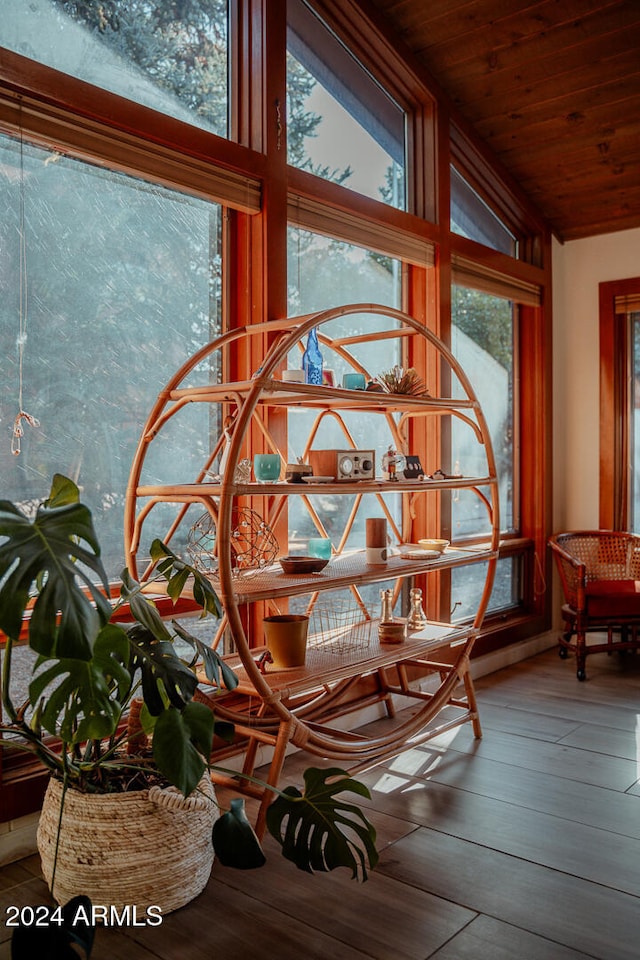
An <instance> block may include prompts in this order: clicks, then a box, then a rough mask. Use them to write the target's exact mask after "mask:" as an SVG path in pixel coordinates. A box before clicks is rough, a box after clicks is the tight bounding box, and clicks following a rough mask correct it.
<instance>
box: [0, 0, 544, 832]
mask: <svg viewBox="0 0 640 960" xmlns="http://www.w3.org/2000/svg"><path fill="white" fill-rule="evenodd" d="M307 2H308V5H309V6H310V7H311V9H312V10H314V11H315V12H317V13H318V15H319V16H320V17H321V18H322V19H323V20H324V21H325V22H326V23H327V24H328V26H329V27H330V29H331V30H333V31H334V32H335V33H336V35H337V36H338V37H339V38H340V39H341V40H342V42H343V43H345V44H346V45H347V47H348V48H349V50H350V51H351V52H352V53H353V55H354V56H355V57H356V59H357V60H359V62H361V63H362V64H363V65H364V66H365V68H366V69H367V70H368V71H369V72H371V73H372V74H373V75H374V76H375V77H376V79H377V80H378V82H379V83H380V84H381V85H382V86H383V87H384V88H385V89H386V90H387V91H388V92H389V94H390V95H391V96H392V97H393V99H394V100H396V102H398V103H399V104H400V105H401V106H402V107H403V109H405V111H406V112H407V117H408V122H407V145H406V176H407V183H408V200H407V202H408V210H407V211H398V210H394V209H393V208H390V207H388V206H387V205H385V204H383V203H382V202H378V201H376V200H372V199H369V198H366V197H363V196H361V195H359V194H356V193H354V192H353V191H350V190H348V189H346V188H343V187H340V186H338V185H336V184H331V183H328V182H324V181H322V182H321V181H319V179H318V178H314V177H311V176H310V175H308V174H305V173H304V172H303V171H299V170H295V169H293V168H290V167H288V165H287V162H286V149H285V147H286V143H284V142H283V135H286V130H284V129H283V125H282V120H283V112H284V111H283V105H284V103H285V101H286V0H269V2H268V3H267V2H266V0H238V2H237V3H234V4H232V5H231V7H232V11H233V15H232V31H231V32H232V36H231V38H230V43H231V44H232V77H233V81H232V90H231V105H230V114H231V116H230V130H231V134H232V137H233V138H234V139H229V140H227V139H224V138H221V137H217V136H215V135H214V134H210V133H207V132H206V131H203V130H200V129H198V128H196V127H193V126H191V125H189V124H185V123H182V122H180V121H178V120H174V119H172V118H168V117H162V122H161V123H160V122H158V116H159V115H158V114H156V113H155V112H154V111H153V110H151V109H149V108H147V107H144V106H141V105H139V104H135V103H132V102H128V101H124V100H122V98H120V97H118V96H117V95H115V94H111V93H109V92H107V91H99V90H97V89H96V88H95V87H92V86H91V85H89V84H87V83H84V82H82V81H80V80H77V79H74V78H72V77H68V76H66V75H64V74H61V73H60V72H58V71H55V70H53V69H51V68H48V67H45V66H43V65H41V64H37V63H35V62H33V61H30V60H28V59H26V58H24V57H21V56H19V55H18V54H15V53H12V52H10V51H7V50H2V60H1V63H0V129H3V130H5V131H6V132H10V133H13V134H14V135H15V132H16V130H17V131H18V133H19V132H20V131H24V135H25V138H26V137H29V136H32V137H36V138H37V139H38V140H39V142H42V143H44V144H46V145H47V146H50V147H51V148H53V149H55V148H56V145H58V146H62V147H63V149H64V150H65V151H68V152H70V153H73V155H74V156H76V155H77V156H79V157H80V158H82V159H89V160H94V161H95V160H97V161H98V162H100V163H103V164H105V165H111V164H113V165H115V166H116V168H117V169H123V170H126V172H128V173H132V174H135V175H139V176H142V177H148V178H151V179H154V178H155V179H157V180H158V182H161V183H163V184H165V185H167V186H170V187H172V188H176V189H181V190H185V191H187V192H193V193H196V194H197V195H199V196H204V197H206V199H222V200H224V201H225V203H227V204H228V205H229V209H228V216H227V217H226V219H225V226H224V233H225V237H224V242H225V246H226V249H227V251H228V269H227V270H226V272H225V277H224V294H223V297H224V310H225V313H226V316H227V318H232V319H230V320H229V322H233V324H234V325H243V324H250V323H254V322H258V321H262V320H264V319H275V318H277V317H280V316H284V315H285V314H286V309H287V289H286V262H287V260H286V257H287V244H286V238H287V210H288V209H289V211H291V210H292V208H293V209H294V210H295V209H296V205H297V207H298V209H300V208H301V207H303V206H304V207H305V210H306V213H305V214H304V218H307V219H308V220H310V221H311V220H312V222H307V223H306V224H304V223H301V224H300V225H307V226H309V227H310V228H314V227H315V229H318V228H319V226H322V225H324V228H325V229H326V230H327V232H331V233H332V234H336V233H337V234H338V235H339V236H340V235H342V236H343V238H344V239H349V240H350V241H351V242H359V243H361V244H362V245H363V246H372V245H373V246H379V248H380V250H381V252H386V253H388V254H390V255H392V256H397V255H399V254H400V255H402V257H403V258H404V261H405V266H404V268H403V284H404V290H403V308H404V309H406V310H409V311H410V312H411V313H412V314H413V315H414V316H416V317H417V318H419V319H421V320H422V321H423V322H424V323H425V324H427V325H429V327H430V328H431V329H433V330H434V332H436V333H437V334H438V335H439V336H441V337H442V338H443V339H444V340H445V341H446V340H447V337H448V333H449V329H450V321H451V294H450V289H451V281H452V275H453V272H454V270H460V269H462V267H465V268H468V269H471V265H474V269H475V266H476V265H477V264H478V263H480V264H481V265H484V268H485V271H484V272H485V275H489V273H490V271H494V276H493V279H494V280H496V279H497V280H500V281H501V282H508V281H514V282H515V283H516V284H519V285H520V288H521V289H525V288H526V289H529V286H530V285H531V284H534V285H536V284H537V285H538V286H539V289H540V291H541V293H540V302H539V304H537V305H533V304H531V305H526V306H523V307H521V325H520V341H519V347H518V349H519V350H520V351H521V364H520V369H521V383H520V384H519V402H520V417H521V422H522V424H524V425H526V431H523V437H525V442H524V443H523V444H522V449H521V451H520V474H521V477H522V478H523V489H522V494H521V500H520V515H521V529H520V534H521V536H520V537H519V538H515V539H514V540H509V541H506V542H505V544H504V545H503V547H502V548H501V552H503V553H504V554H505V555H519V556H522V558H523V563H524V564H525V567H526V570H527V571H528V572H527V582H528V583H529V582H530V589H529V590H528V595H527V597H526V599H525V605H524V608H523V609H522V610H520V611H518V613H517V614H514V615H513V616H509V617H507V618H504V617H499V618H498V619H494V618H491V617H489V618H488V619H487V623H486V627H485V628H483V634H482V637H481V638H480V641H479V643H478V644H477V646H476V652H478V653H482V652H486V651H487V650H489V649H496V648H497V647H499V646H504V645H506V644H509V643H512V642H515V641H517V640H520V639H523V638H525V637H527V636H532V635H534V634H536V633H539V632H541V631H542V630H543V629H545V627H546V626H548V622H549V598H548V595H545V594H544V591H543V589H542V587H541V586H540V582H541V581H542V580H543V579H544V576H543V575H542V574H541V573H539V571H542V569H543V567H544V566H545V556H546V551H545V544H546V537H547V536H548V534H549V532H550V529H549V526H550V518H551V481H550V464H551V460H550V449H551V433H550V422H551V376H550V369H551V366H550V344H551V337H550V330H551V311H550V299H551V298H550V290H551V273H550V269H551V268H550V264H551V247H550V231H549V230H548V227H547V226H546V225H545V224H544V222H543V221H542V220H541V218H540V216H539V214H538V213H537V211H536V210H535V209H534V208H533V206H532V205H531V204H530V202H529V201H528V200H527V198H526V197H524V195H523V194H522V193H521V192H520V191H519V188H518V186H517V184H514V183H513V182H510V181H509V179H508V177H506V176H504V173H503V172H502V171H500V170H498V169H497V168H496V166H495V164H494V162H493V160H492V158H491V156H490V154H489V151H488V150H487V148H485V147H484V146H483V145H482V144H481V143H479V142H478V140H477V138H475V135H474V134H473V133H472V131H470V130H469V129H468V128H467V126H466V125H465V123H464V121H463V120H462V119H461V118H459V117H458V116H457V115H456V111H455V107H454V106H453V104H452V103H451V102H450V101H449V100H448V99H447V98H446V96H445V95H444V94H443V93H442V91H440V90H439V89H438V88H437V85H436V84H435V83H434V82H433V80H432V78H431V77H430V76H429V75H428V74H427V73H426V72H425V70H424V68H423V67H422V66H421V65H420V64H419V63H418V62H417V60H416V59H415V58H414V57H413V56H412V55H411V53H410V52H409V51H408V50H407V49H406V47H404V46H403V45H402V43H401V41H400V40H399V39H398V38H397V37H395V36H393V35H392V34H391V33H390V32H389V30H388V28H387V26H386V25H385V23H384V20H383V18H382V17H381V15H380V14H379V13H378V12H377V11H376V10H374V9H373V8H370V7H368V5H367V2H366V0H357V2H345V0H307ZM27 108H28V109H27ZM63 131H65V137H64V138H62V132H63ZM61 138H62V142H61ZM451 163H455V165H456V168H457V169H458V170H459V171H460V172H461V173H462V174H463V176H464V177H465V179H466V180H467V181H468V182H469V183H470V184H471V185H472V186H473V188H474V189H475V190H477V191H478V193H479V194H480V196H482V197H483V198H484V199H485V200H486V202H487V203H488V204H489V205H490V206H491V207H492V209H494V211H495V212H496V213H497V215H499V217H500V219H502V220H503V221H504V222H505V224H506V225H507V226H508V227H509V229H511V230H512V231H513V233H514V235H516V236H517V238H518V243H519V259H517V260H516V259H511V258H509V257H506V256H505V255H500V254H496V251H493V250H489V249H488V248H485V247H483V246H482V245H481V244H477V243H473V242H471V241H467V240H465V238H461V237H456V236H455V235H452V234H451V232H450V229H449V209H450V205H449V203H450V174H449V171H450V166H451ZM229 185H233V188H234V190H235V193H233V194H232V195H229V194H228V193H227V192H225V191H227V190H228V189H229ZM305 204H306V206H305ZM391 241H393V242H391ZM390 246H391V249H389V247H390ZM251 340H252V344H253V345H254V347H253V348H252V349H254V353H253V354H252V356H250V357H245V356H242V357H236V358H232V364H233V367H234V368H233V370H232V371H230V373H231V374H232V375H234V376H240V377H241V376H243V375H251V373H252V372H253V370H255V369H256V368H257V366H258V365H259V362H260V360H261V358H262V356H264V346H265V345H261V344H260V343H259V338H258V337H252V338H251ZM241 367H242V369H241ZM425 372H426V375H427V379H429V380H430V381H431V382H435V381H434V380H433V375H434V371H431V370H427V371H425ZM428 442H429V443H433V444H438V443H440V442H441V438H440V437H438V436H434V437H432V438H430V439H429V441H428ZM548 580H549V577H547V581H548ZM3 760H4V766H2V763H3ZM43 782H44V780H42V775H41V772H40V770H39V769H37V770H36V769H35V768H30V767H29V764H28V763H25V762H24V761H21V762H20V763H18V762H17V761H16V760H15V758H14V757H7V756H5V757H4V758H3V756H2V751H0V807H1V808H2V811H3V812H2V818H3V819H11V818H14V817H17V816H19V815H21V814H24V813H28V812H29V811H30V810H33V809H36V808H37V806H38V803H39V789H40V788H39V786H38V784H41V783H43ZM12 798H13V799H12Z"/></svg>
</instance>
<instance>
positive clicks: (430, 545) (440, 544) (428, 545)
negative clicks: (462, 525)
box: [418, 540, 449, 553]
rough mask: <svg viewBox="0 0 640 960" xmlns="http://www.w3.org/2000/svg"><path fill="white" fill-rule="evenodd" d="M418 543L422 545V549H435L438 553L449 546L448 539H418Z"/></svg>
mask: <svg viewBox="0 0 640 960" xmlns="http://www.w3.org/2000/svg"><path fill="white" fill-rule="evenodd" d="M418 545H419V546H420V547H422V549H423V550H437V551H438V553H442V552H443V550H444V549H445V548H446V547H448V546H449V541H448V540H418Z"/></svg>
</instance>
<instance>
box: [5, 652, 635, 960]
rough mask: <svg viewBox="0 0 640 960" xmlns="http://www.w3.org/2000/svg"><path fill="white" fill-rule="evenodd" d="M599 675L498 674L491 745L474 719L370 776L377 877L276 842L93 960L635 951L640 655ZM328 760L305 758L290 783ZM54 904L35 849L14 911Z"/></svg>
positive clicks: (412, 958) (485, 696)
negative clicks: (317, 860)
mask: <svg viewBox="0 0 640 960" xmlns="http://www.w3.org/2000/svg"><path fill="white" fill-rule="evenodd" d="M587 668H588V669H587V673H588V679H587V681H586V682H585V683H580V682H578V681H577V680H576V677H575V663H574V662H573V661H571V660H567V661H561V660H560V659H559V658H558V656H557V653H556V652H555V651H548V652H547V653H544V654H540V655H538V656H536V657H534V658H532V659H531V660H529V661H526V662H523V663H518V664H514V665H512V666H510V667H508V668H507V669H505V670H502V671H499V672H497V673H495V674H492V675H490V676H487V677H483V678H481V679H480V680H479V681H478V683H477V691H478V702H479V708H480V715H481V721H482V726H483V731H484V737H483V739H482V740H480V741H478V740H476V739H475V738H474V737H473V733H472V730H471V726H470V725H469V724H467V725H465V726H464V727H461V728H457V729H455V730H452V731H450V732H449V733H447V734H444V735H442V736H441V737H439V738H437V740H435V741H432V742H430V743H428V744H424V745H422V746H418V747H414V748H412V749H411V750H407V751H405V752H404V753H403V754H401V755H400V756H399V757H397V758H396V759H394V760H391V761H388V762H387V763H386V764H385V765H384V766H382V767H379V768H376V769H374V770H371V771H369V772H368V773H366V774H363V775H362V776H361V777H360V779H362V780H364V781H365V782H366V783H367V785H368V786H369V788H370V790H371V799H370V800H368V801H366V802H365V803H364V805H365V806H366V808H367V814H368V816H369V817H370V819H371V820H372V822H374V823H375V825H376V828H377V830H378V834H379V839H378V848H379V850H380V854H381V862H380V866H379V867H378V868H377V869H376V871H374V873H373V875H372V877H371V879H370V880H369V882H368V883H366V884H364V885H360V884H357V883H356V882H355V881H352V880H351V879H350V878H349V875H348V873H346V872H344V871H338V872H336V873H335V874H333V875H330V876H324V875H320V876H307V875H306V874H303V873H301V872H299V871H296V870H295V868H294V867H293V865H292V864H290V863H288V862H285V861H284V860H283V859H282V858H281V857H280V855H279V852H278V850H277V848H276V845H275V842H274V841H272V840H271V839H268V840H267V842H266V849H267V853H268V863H267V866H266V867H265V868H263V869H262V870H260V871H255V872H235V871H231V870H228V869H225V868H223V867H221V866H220V865H219V864H215V865H214V870H213V873H212V877H211V880H210V881H209V884H208V886H207V888H206V890H205V891H204V893H203V894H202V895H201V896H200V897H198V898H197V900H195V901H194V902H193V903H191V904H189V905H188V906H187V907H185V908H183V909H182V910H180V911H177V912H176V913H174V914H170V915H169V916H167V917H165V918H164V919H163V923H162V925H161V926H158V927H135V928H134V927H129V928H125V929H115V928H113V929H99V930H98V932H97V936H96V945H95V948H94V953H93V955H92V960H107V958H108V960H120V958H122V960H125V958H126V960H205V958H206V960H210V958H212V957H214V958H216V957H221V958H222V957H224V960H246V958H247V957H254V958H256V960H261V958H265V960H266V958H269V960H271V958H272V957H273V956H277V957H278V958H279V960H294V958H296V960H299V957H300V956H301V955H302V954H304V956H305V957H306V958H309V960H316V958H317V960H320V958H322V960H327V958H329V960H333V958H335V960H368V958H369V960H390V958H392V957H393V960H521V958H522V960H587V958H590V960H632V958H633V960H636V958H637V956H638V953H639V948H638V944H639V943H640V780H639V773H640V737H639V738H638V739H636V732H637V731H638V730H640V720H639V717H640V657H624V658H620V657H617V656H612V657H607V656H606V655H597V656H595V655H594V656H593V657H590V658H589V660H588V661H587ZM385 723H386V721H385V720H382V719H381V720H378V721H376V722H375V723H374V724H372V725H370V728H371V729H375V727H376V726H384V724H385ZM317 763H318V760H317V758H314V757H308V756H305V755H304V754H293V755H291V756H290V757H289V758H288V759H287V761H286V764H285V771H284V774H285V780H286V781H287V782H295V783H300V782H301V774H302V771H303V770H304V768H305V767H306V766H309V765H310V764H317ZM331 765H335V764H333V762H332V764H331ZM221 796H222V794H221ZM249 806H250V807H251V804H249ZM46 897H47V891H46V888H45V886H44V884H43V882H42V880H41V879H39V878H38V868H37V860H36V859H35V858H30V859H28V860H26V861H23V862H21V863H18V864H13V865H11V866H10V867H7V868H5V869H4V870H0V916H6V914H5V909H6V906H7V905H9V904H17V905H22V904H23V905H35V904H36V903H41V902H45V901H46ZM9 935H10V931H7V929H6V928H5V927H4V925H3V924H0V960H9V958H10V942H9Z"/></svg>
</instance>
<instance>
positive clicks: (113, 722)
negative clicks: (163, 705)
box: [29, 624, 131, 743]
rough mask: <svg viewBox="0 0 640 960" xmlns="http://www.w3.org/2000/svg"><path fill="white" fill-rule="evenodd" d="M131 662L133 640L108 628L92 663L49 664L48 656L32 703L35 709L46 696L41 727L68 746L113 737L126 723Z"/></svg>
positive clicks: (97, 644) (33, 688) (68, 660)
mask: <svg viewBox="0 0 640 960" xmlns="http://www.w3.org/2000/svg"><path fill="white" fill-rule="evenodd" d="M128 658H129V642H128V640H127V635H126V633H125V632H124V630H123V629H122V628H121V627H118V626H116V625H115V624H107V626H106V627H104V628H103V629H102V630H101V631H100V633H99V634H98V637H97V639H96V642H95V645H94V650H93V656H92V658H91V660H78V659H72V658H62V659H58V658H56V659H54V660H51V661H48V660H47V658H44V657H42V658H41V659H40V662H39V663H38V664H37V665H36V674H35V676H34V678H33V680H32V681H31V683H30V684H29V700H30V701H31V703H32V705H33V706H34V708H37V707H38V704H39V701H40V698H41V697H43V696H44V695H45V694H46V697H45V701H44V705H43V708H42V710H39V711H38V717H39V722H40V724H41V726H42V727H43V728H44V729H45V730H47V731H48V732H49V733H51V734H54V735H57V736H59V737H60V738H61V739H62V740H63V741H64V742H65V743H82V742H83V741H84V740H101V739H103V738H104V737H109V736H111V734H112V733H113V732H114V730H115V728H116V726H117V724H118V722H119V721H120V719H121V714H122V699H124V697H125V696H126V692H127V691H128V690H129V688H130V685H131V676H130V674H129V672H128V670H127V669H126V667H125V666H124V664H125V663H127V661H128ZM47 664H48V665H47ZM40 667H42V668H43V669H41V670H40ZM38 671H39V672H38Z"/></svg>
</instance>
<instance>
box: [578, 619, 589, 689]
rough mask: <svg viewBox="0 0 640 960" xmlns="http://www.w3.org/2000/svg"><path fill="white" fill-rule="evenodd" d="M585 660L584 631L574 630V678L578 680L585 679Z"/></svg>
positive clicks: (585, 640) (585, 636) (585, 639)
mask: <svg viewBox="0 0 640 960" xmlns="http://www.w3.org/2000/svg"><path fill="white" fill-rule="evenodd" d="M586 660H587V635H586V633H585V631H584V630H580V629H579V628H578V629H577V630H576V677H577V678H578V680H586V679H587V671H586V669H585V664H586Z"/></svg>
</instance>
